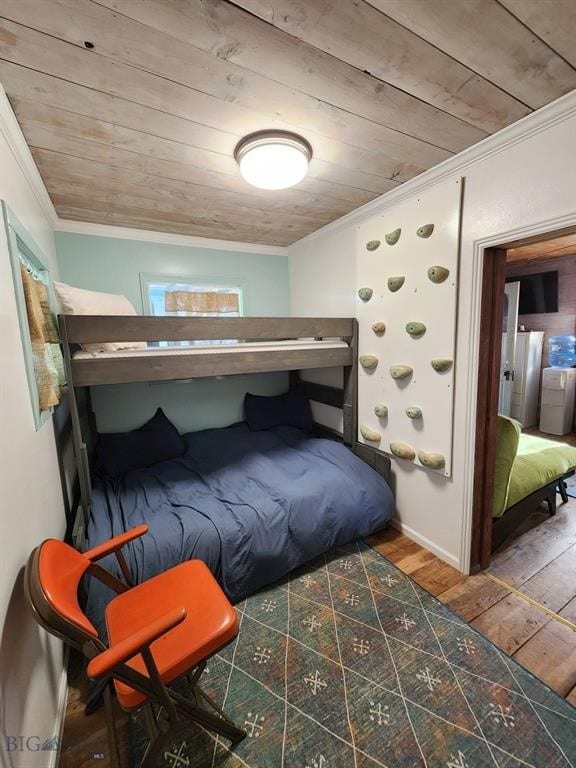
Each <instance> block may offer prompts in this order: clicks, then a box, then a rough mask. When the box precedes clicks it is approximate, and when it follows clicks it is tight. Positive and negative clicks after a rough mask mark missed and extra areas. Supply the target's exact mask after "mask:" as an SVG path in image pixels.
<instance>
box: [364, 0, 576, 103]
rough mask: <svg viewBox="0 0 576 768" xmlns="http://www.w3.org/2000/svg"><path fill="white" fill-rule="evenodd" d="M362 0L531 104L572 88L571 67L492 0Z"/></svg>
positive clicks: (550, 8)
mask: <svg viewBox="0 0 576 768" xmlns="http://www.w3.org/2000/svg"><path fill="white" fill-rule="evenodd" d="M367 2H369V3H370V5H372V6H373V7H374V8H376V9H378V10H379V11H381V12H382V13H383V14H386V16H387V17H388V18H391V19H394V21H396V22H398V23H399V24H401V25H402V26H403V27H404V28H405V29H409V30H410V31H412V32H414V33H415V34H417V35H419V37H421V38H423V39H424V40H427V41H429V42H430V43H432V44H433V45H435V46H436V47H437V48H440V50H442V51H445V52H446V53H447V54H448V55H450V56H452V57H453V58H454V59H456V60H457V61H459V62H461V63H462V64H464V65H465V66H466V67H468V68H469V69H470V70H471V71H472V72H476V73H477V74H478V75H480V76H481V77H483V78H485V79H486V80H488V81H489V82H491V83H494V85H496V86H497V87H499V88H501V89H502V90H503V91H505V92H506V93H509V94H510V95H512V96H513V97H514V98H516V99H518V100H519V101H521V102H523V103H524V104H527V105H528V106H530V107H532V108H533V109H537V108H538V107H541V106H543V105H544V104H547V103H548V102H549V101H552V100H553V99H557V98H559V97H560V96H563V95H564V94H565V93H568V91H571V90H573V89H574V88H576V70H575V69H574V68H573V67H571V66H570V64H568V63H567V62H566V61H565V60H564V59H563V58H562V57H561V56H559V55H558V54H557V53H556V51H554V50H553V49H552V48H550V47H549V46H548V45H546V43H544V42H542V40H540V39H539V38H538V37H536V36H535V35H534V33H533V32H531V31H530V30H529V29H528V28H527V27H526V26H524V24H522V23H521V22H519V21H518V19H517V18H516V17H515V16H513V15H512V14H511V13H510V12H509V11H508V10H507V9H506V8H504V7H503V6H502V5H500V3H499V2H497V0H466V2H454V0H434V2H433V3H431V2H429V0H402V2H398V0H367ZM522 3H524V0H522ZM544 6H545V7H546V9H547V11H546V12H547V14H548V16H549V17H554V16H555V2H550V3H543V2H542V0H541V1H540V7H541V8H542V7H544ZM575 35H576V26H574V27H573V28H572V48H574V47H576V46H575V43H574V36H575Z"/></svg>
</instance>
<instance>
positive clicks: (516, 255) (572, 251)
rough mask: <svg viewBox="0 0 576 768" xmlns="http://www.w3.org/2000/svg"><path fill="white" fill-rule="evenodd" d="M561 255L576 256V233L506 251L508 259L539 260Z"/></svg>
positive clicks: (509, 260)
mask: <svg viewBox="0 0 576 768" xmlns="http://www.w3.org/2000/svg"><path fill="white" fill-rule="evenodd" d="M559 256H576V234H570V235H562V236H560V237H554V238H552V239H551V240H544V241H543V242H537V243H530V245H521V246H518V247H517V248H509V249H508V250H507V251H506V261H508V262H511V261H514V262H515V261H538V260H540V259H556V258H558V257H559Z"/></svg>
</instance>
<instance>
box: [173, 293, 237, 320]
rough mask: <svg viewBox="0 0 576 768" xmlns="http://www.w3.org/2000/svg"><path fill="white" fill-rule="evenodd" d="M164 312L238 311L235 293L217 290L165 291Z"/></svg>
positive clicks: (225, 312) (223, 313) (219, 312)
mask: <svg viewBox="0 0 576 768" xmlns="http://www.w3.org/2000/svg"><path fill="white" fill-rule="evenodd" d="M164 309H165V311H166V312H198V313H202V314H204V313H218V314H222V315H225V314H231V313H233V312H236V313H237V312H239V311H240V303H239V297H238V294H237V293H218V292H217V291H166V293H165V294H164Z"/></svg>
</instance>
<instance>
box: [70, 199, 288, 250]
mask: <svg viewBox="0 0 576 768" xmlns="http://www.w3.org/2000/svg"><path fill="white" fill-rule="evenodd" d="M58 214H59V216H60V217H61V218H62V219H65V220H67V221H80V222H88V223H91V224H104V225H109V226H113V227H128V228H130V229H146V230H151V231H153V232H171V233H173V234H175V235H190V234H193V235H194V236H196V237H208V238H216V239H218V240H231V241H237V242H244V243H259V244H261V245H279V246H284V247H285V246H287V245H290V244H291V243H293V242H295V241H296V240H297V239H298V237H295V236H294V234H292V233H290V234H288V233H285V232H273V233H272V232H262V233H261V232H258V231H255V230H254V229H250V230H248V231H247V230H246V229H239V228H237V227H236V225H235V224H233V223H228V224H227V225H226V226H225V227H221V226H220V225H218V226H216V225H210V226H208V227H203V226H200V225H199V224H198V223H191V222H190V221H188V220H183V219H182V220H179V221H174V220H167V219H164V218H162V216H158V215H154V212H151V211H147V210H144V211H142V210H141V209H140V208H138V209H136V210H132V209H126V210H122V211H120V210H114V211H112V210H105V211H100V210H96V211H95V210H93V209H92V208H90V207H82V205H81V204H80V201H79V203H78V205H76V206H63V205H60V206H59V207H58ZM302 236H303V235H302Z"/></svg>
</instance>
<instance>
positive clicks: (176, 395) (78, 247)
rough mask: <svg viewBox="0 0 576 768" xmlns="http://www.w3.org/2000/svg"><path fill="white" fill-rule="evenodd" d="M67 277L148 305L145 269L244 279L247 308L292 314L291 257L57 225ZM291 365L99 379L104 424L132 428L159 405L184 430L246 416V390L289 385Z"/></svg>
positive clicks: (97, 404) (96, 400) (95, 395)
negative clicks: (187, 376) (132, 380)
mask: <svg viewBox="0 0 576 768" xmlns="http://www.w3.org/2000/svg"><path fill="white" fill-rule="evenodd" d="M55 241H56V254H57V258H58V266H59V273H60V280H61V281H62V282H64V283H69V284H70V285H75V286H77V287H79V288H87V289H88V290H93V291H107V292H109V293H122V294H124V295H125V296H127V298H128V299H130V301H131V302H132V303H133V304H134V307H135V308H136V310H137V311H138V312H143V306H142V295H141V290H140V275H141V274H154V275H170V276H180V275H183V276H187V277H191V276H195V277H198V279H202V278H210V279H211V280H213V279H215V278H219V279H222V282H224V283H227V284H237V285H241V286H242V287H243V294H244V313H245V314H246V315H252V316H287V315H289V314H290V296H289V276H288V257H287V256H271V255H267V254H257V253H242V252H235V251H217V250H211V249H209V248H198V247H191V246H180V245H161V244H157V243H150V242H145V241H140V240H124V239H117V238H109V237H98V236H93V235H78V234H71V233H68V232H56V233H55ZM287 386H288V376H287V374H286V373H270V374H249V375H244V376H226V377H223V378H221V379H216V378H210V379H195V380H193V381H190V382H165V383H143V384H116V385H114V386H102V387H92V402H93V406H94V411H95V413H96V421H97V424H98V429H99V431H101V432H115V431H123V430H127V429H133V428H135V427H138V426H140V425H141V424H142V423H143V422H144V421H146V420H147V419H148V418H150V417H151V416H152V415H153V414H154V411H155V409H156V408H157V407H158V406H160V407H162V408H163V409H164V412H165V413H166V415H167V416H168V417H169V418H170V419H171V420H172V421H173V422H174V423H175V424H176V426H177V427H178V429H180V431H181V432H188V431H195V430H198V429H206V428H208V427H220V426H227V425H228V424H232V423H234V422H235V421H240V420H241V419H242V418H243V414H242V402H243V399H244V395H245V393H246V392H253V393H256V394H261V395H269V394H270V395H272V394H279V393H280V392H283V391H285V390H286V388H287Z"/></svg>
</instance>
